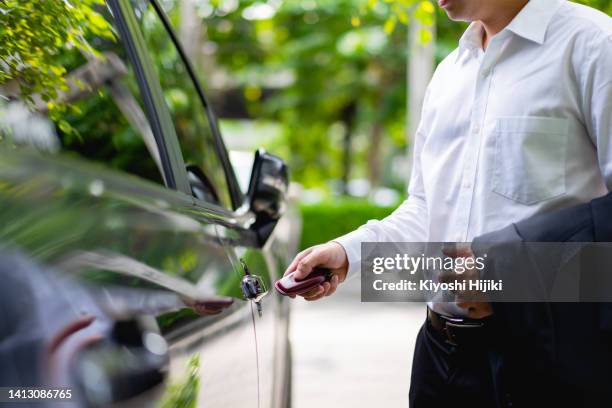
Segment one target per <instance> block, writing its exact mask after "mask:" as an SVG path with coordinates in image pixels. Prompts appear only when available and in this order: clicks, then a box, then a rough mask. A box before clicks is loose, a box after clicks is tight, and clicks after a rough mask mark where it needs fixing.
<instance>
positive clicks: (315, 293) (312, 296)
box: [302, 285, 325, 301]
mask: <svg viewBox="0 0 612 408" xmlns="http://www.w3.org/2000/svg"><path fill="white" fill-rule="evenodd" d="M324 293H325V289H324V288H323V286H322V285H319V286H317V289H316V290H312V291H309V292H308V293H305V294H304V295H302V296H303V297H304V299H305V300H308V301H312V300H317V299H319V298H320V297H322V296H323V294H324Z"/></svg>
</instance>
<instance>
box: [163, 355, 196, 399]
mask: <svg viewBox="0 0 612 408" xmlns="http://www.w3.org/2000/svg"><path fill="white" fill-rule="evenodd" d="M199 391H200V355H199V354H194V355H192V356H191V357H190V358H189V362H188V363H187V367H186V373H185V377H184V379H183V380H181V381H179V382H175V383H172V384H170V385H169V386H168V387H167V388H166V391H165V393H164V395H163V396H162V398H161V401H160V403H159V404H158V407H160V408H195V407H196V404H197V402H198V393H199Z"/></svg>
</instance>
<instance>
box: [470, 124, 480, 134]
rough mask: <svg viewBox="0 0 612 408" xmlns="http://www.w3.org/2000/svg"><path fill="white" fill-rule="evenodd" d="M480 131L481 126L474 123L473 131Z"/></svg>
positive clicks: (475, 132)
mask: <svg viewBox="0 0 612 408" xmlns="http://www.w3.org/2000/svg"><path fill="white" fill-rule="evenodd" d="M479 131H480V128H479V127H478V125H474V127H473V128H472V133H474V134H477V133H478V132H479Z"/></svg>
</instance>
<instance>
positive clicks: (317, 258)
mask: <svg viewBox="0 0 612 408" xmlns="http://www.w3.org/2000/svg"><path fill="white" fill-rule="evenodd" d="M319 264H321V252H320V251H316V250H315V251H312V252H311V253H309V254H308V255H306V256H305V257H304V258H302V260H300V261H299V262H298V265H297V268H296V270H295V275H293V276H294V277H295V279H296V280H300V279H304V278H306V277H307V276H308V275H310V272H312V269H313V268H314V267H315V266H317V265H319Z"/></svg>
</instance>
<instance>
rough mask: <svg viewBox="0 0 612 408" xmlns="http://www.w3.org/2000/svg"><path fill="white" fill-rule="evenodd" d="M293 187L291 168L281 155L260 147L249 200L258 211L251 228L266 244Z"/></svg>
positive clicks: (251, 208) (252, 176)
mask: <svg viewBox="0 0 612 408" xmlns="http://www.w3.org/2000/svg"><path fill="white" fill-rule="evenodd" d="M288 187H289V171H288V169H287V165H286V164H285V162H284V161H283V159H281V158H280V157H277V156H274V155H272V154H270V153H267V152H266V151H264V150H262V149H260V150H258V151H256V152H255V160H254V162H253V170H252V171H251V180H250V182H249V190H248V193H247V200H248V204H249V209H250V210H251V212H252V213H253V214H255V222H254V224H253V225H252V226H251V229H252V230H254V231H255V232H256V233H257V238H258V241H259V244H260V245H263V244H264V243H265V242H266V240H267V239H268V237H269V236H270V234H272V231H273V230H274V227H275V226H276V223H277V222H278V219H279V218H280V217H281V216H282V215H283V212H284V210H285V206H286V196H287V190H288Z"/></svg>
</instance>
